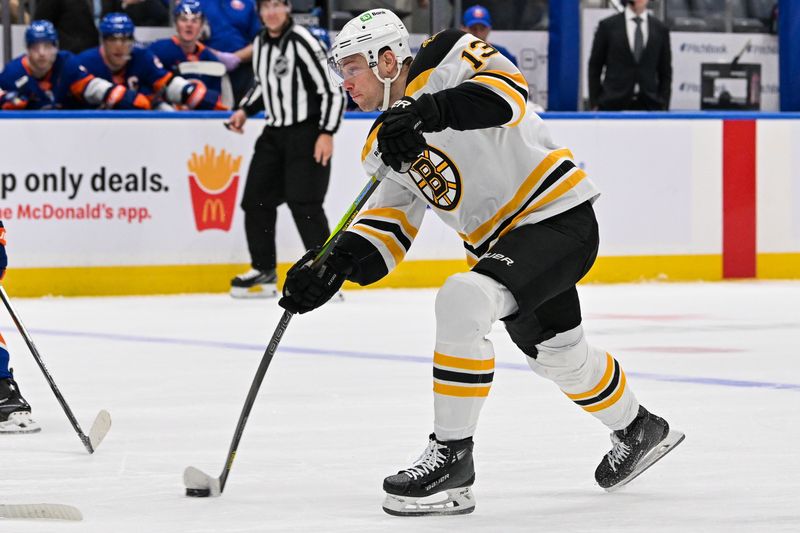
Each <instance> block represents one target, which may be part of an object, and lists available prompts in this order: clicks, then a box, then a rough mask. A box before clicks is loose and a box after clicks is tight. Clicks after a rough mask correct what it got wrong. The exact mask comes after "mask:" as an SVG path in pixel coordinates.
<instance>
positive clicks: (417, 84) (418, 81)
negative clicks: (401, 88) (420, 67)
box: [405, 68, 435, 96]
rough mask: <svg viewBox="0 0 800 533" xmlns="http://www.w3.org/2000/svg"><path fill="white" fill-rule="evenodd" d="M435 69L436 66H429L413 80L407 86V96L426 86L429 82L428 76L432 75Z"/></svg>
mask: <svg viewBox="0 0 800 533" xmlns="http://www.w3.org/2000/svg"><path fill="white" fill-rule="evenodd" d="M434 70H435V68H429V69H428V70H425V71H423V72H421V73H420V74H419V76H417V77H416V78H414V79H413V80H411V83H409V84H408V85H407V86H406V92H405V96H413V95H414V93H416V92H417V91H419V90H420V89H422V88H423V87H425V85H427V84H428V78H430V77H431V74H433V71H434Z"/></svg>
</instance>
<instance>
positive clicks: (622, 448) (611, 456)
mask: <svg viewBox="0 0 800 533" xmlns="http://www.w3.org/2000/svg"><path fill="white" fill-rule="evenodd" d="M611 442H612V443H613V444H614V447H613V448H611V451H610V452H608V453H607V454H606V457H607V458H608V464H609V465H611V469H612V470H613V471H614V472H616V471H617V465H618V464H621V463H622V461H624V460H625V459H626V458H627V457H628V454H629V453H631V447H630V446H628V445H627V444H625V443H624V442H622V441H621V440H620V439H619V437H617V435H616V434H614V433H612V434H611Z"/></svg>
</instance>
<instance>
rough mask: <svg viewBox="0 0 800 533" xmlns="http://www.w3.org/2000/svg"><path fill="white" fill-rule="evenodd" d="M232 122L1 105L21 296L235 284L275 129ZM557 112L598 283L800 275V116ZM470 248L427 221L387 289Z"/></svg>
mask: <svg viewBox="0 0 800 533" xmlns="http://www.w3.org/2000/svg"><path fill="white" fill-rule="evenodd" d="M374 116H375V115H371V114H361V113H354V114H348V115H347V117H346V119H345V121H344V122H343V125H342V128H341V130H340V132H339V133H338V134H337V135H336V137H335V151H334V157H333V169H332V175H331V186H330V189H329V193H328V196H327V198H326V203H325V207H326V211H327V214H328V218H329V222H330V225H331V226H332V227H333V226H334V225H335V224H336V221H338V219H339V217H340V216H341V215H342V214H343V213H344V212H345V211H346V209H347V207H348V206H349V205H350V203H351V202H352V200H353V198H354V197H355V195H356V194H357V193H358V191H359V190H360V189H361V187H362V185H363V183H364V182H365V179H366V176H365V175H364V172H363V170H362V169H361V167H360V157H359V156H360V153H361V148H362V145H363V141H364V139H365V137H366V133H367V131H368V129H369V126H370V124H371V119H372V118H374ZM226 117H227V114H225V113H193V114H178V113H156V112H154V113H126V112H39V113H34V112H25V113H21V112H3V113H0V134H2V137H3V139H4V148H3V155H2V157H0V218H2V220H3V221H4V222H5V225H6V228H7V231H8V253H9V258H10V264H9V271H8V273H7V277H6V279H5V280H4V284H5V286H6V288H7V290H8V291H9V293H11V294H14V295H19V296H23V295H24V296H40V295H46V294H54V295H112V294H159V293H186V292H222V291H226V290H227V288H228V283H229V280H230V278H231V277H232V276H233V275H235V274H237V273H239V272H240V271H242V270H243V269H245V268H247V263H248V261H249V258H248V255H247V245H246V242H245V239H244V230H243V225H242V218H243V217H242V211H241V209H239V208H238V202H239V200H240V198H241V194H242V191H243V187H244V181H245V179H246V175H247V168H248V164H249V159H250V157H251V153H252V147H253V144H254V142H255V139H256V138H257V136H258V134H259V133H260V129H261V127H260V126H261V124H260V122H259V120H258V119H251V120H250V121H249V122H248V124H247V127H246V132H245V134H244V135H236V134H233V133H231V132H229V131H227V130H226V129H225V128H223V126H222V122H223V120H224V119H225V118H226ZM543 117H544V118H545V120H546V121H547V122H548V126H549V128H550V130H551V133H552V136H553V138H554V139H555V141H556V142H557V143H559V144H561V145H564V146H566V147H568V148H570V149H571V150H572V152H573V153H574V154H575V159H576V162H577V163H578V165H579V166H581V167H582V168H583V169H584V170H585V171H586V172H587V173H588V174H589V176H590V177H591V178H592V179H593V180H595V182H596V183H597V184H598V186H599V187H600V189H601V190H602V192H603V194H602V196H601V197H600V198H599V200H598V201H597V202H596V204H595V209H596V211H597V215H598V219H599V221H600V227H601V248H600V256H599V258H598V261H597V263H596V265H595V267H594V268H593V269H592V271H591V272H590V273H589V274H588V276H587V278H586V280H587V281H591V282H622V281H637V280H681V281H685V280H720V279H732V278H798V277H800V177H798V174H797V172H796V171H795V170H794V169H796V168H798V163H800V161H798V158H800V120H798V119H800V114H796V113H795V114H789V113H784V114H772V113H747V114H745V113H713V114H708V113H703V114H700V113H654V114H635V113H614V114H609V113H581V114H576V113H545V114H544V115H543ZM476 149H480V147H476ZM498 171H502V170H498ZM278 250H279V262H280V265H279V271H281V272H283V271H285V269H286V268H287V267H288V266H289V265H290V264H291V263H292V261H293V260H294V259H296V258H297V257H299V256H300V255H301V254H302V253H303V251H304V250H303V248H302V245H301V243H300V239H299V237H298V235H297V232H296V229H295V228H294V224H293V222H292V221H291V216H290V215H289V213H288V210H286V209H285V207H281V209H280V211H279V219H278ZM462 250H463V247H462V243H461V241H460V239H459V238H458V237H457V235H456V234H455V232H453V231H452V230H450V229H449V228H447V227H446V226H444V224H442V223H441V222H440V221H439V220H438V218H437V217H436V216H435V215H434V214H433V213H428V216H426V217H425V221H424V223H423V227H422V228H421V230H420V232H419V235H418V237H417V239H416V240H415V242H414V245H413V246H412V248H411V250H410V252H409V253H408V255H407V256H406V260H405V261H404V262H403V263H402V264H401V265H400V266H399V267H398V268H397V269H396V270H395V271H394V272H392V273H391V274H390V275H389V276H388V277H387V278H385V279H384V280H382V281H381V282H380V283H379V284H377V286H380V287H435V286H438V285H440V284H441V283H442V282H443V281H444V279H446V277H447V276H449V275H451V274H452V273H454V272H457V271H463V270H466V269H467V264H466V261H465V258H464V255H463V251H462Z"/></svg>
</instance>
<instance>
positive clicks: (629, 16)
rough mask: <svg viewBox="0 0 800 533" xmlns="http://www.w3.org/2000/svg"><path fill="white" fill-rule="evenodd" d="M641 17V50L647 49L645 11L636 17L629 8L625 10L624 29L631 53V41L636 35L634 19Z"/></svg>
mask: <svg viewBox="0 0 800 533" xmlns="http://www.w3.org/2000/svg"><path fill="white" fill-rule="evenodd" d="M637 16H638V17H641V19H642V36H643V37H644V43H643V46H642V49H644V48H647V16H648V15H647V10H644V11H643V12H642V14H641V15H637V14H636V13H635V12H634V11H633V9H631V7H630V6H628V7H626V8H625V29H626V30H628V44H629V45H630V47H631V52H633V40H634V36H635V35H636V21H635V20H633V19H634V17H637Z"/></svg>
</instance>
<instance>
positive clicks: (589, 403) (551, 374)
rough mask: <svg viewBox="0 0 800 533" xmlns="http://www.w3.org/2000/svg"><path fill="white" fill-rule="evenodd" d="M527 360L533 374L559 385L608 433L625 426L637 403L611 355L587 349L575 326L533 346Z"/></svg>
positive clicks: (621, 371) (583, 338)
mask: <svg viewBox="0 0 800 533" xmlns="http://www.w3.org/2000/svg"><path fill="white" fill-rule="evenodd" d="M536 348H537V350H538V351H539V353H538V355H537V356H536V359H534V358H532V357H528V364H529V365H530V367H531V368H532V369H533V371H534V372H536V373H537V374H539V375H540V376H543V377H545V378H547V379H549V380H551V381H553V382H555V384H556V385H558V386H559V388H560V389H561V390H562V391H563V392H564V394H566V395H567V397H568V398H569V399H570V400H572V401H573V402H575V403H576V404H577V405H578V406H580V407H581V408H582V409H583V410H585V411H587V412H589V413H591V414H592V415H593V416H595V417H596V418H597V419H598V420H600V421H601V422H602V423H603V424H605V425H606V426H607V427H608V428H609V429H611V430H618V429H623V428H625V427H627V426H628V425H629V424H630V423H631V422H632V421H633V419H634V418H636V414H637V412H638V410H639V402H638V401H637V400H636V396H634V394H633V392H632V391H631V390H630V388H629V387H628V385H627V380H626V377H625V372H623V370H622V366H621V365H620V364H619V363H618V362H617V361H616V360H615V359H614V358H613V357H612V356H611V354H609V353H607V352H605V351H604V350H600V349H598V348H595V347H593V346H590V345H589V344H588V343H587V342H586V338H585V336H584V334H583V327H582V326H578V327H576V328H574V329H571V330H569V331H565V332H563V333H559V334H558V335H556V336H555V337H553V338H552V339H549V340H548V341H545V342H543V343H541V344H538V345H537V346H536Z"/></svg>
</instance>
